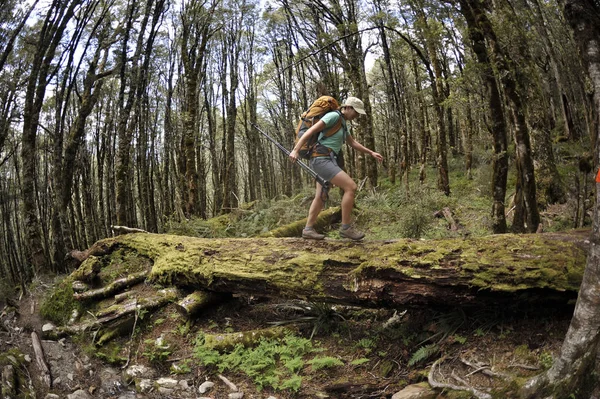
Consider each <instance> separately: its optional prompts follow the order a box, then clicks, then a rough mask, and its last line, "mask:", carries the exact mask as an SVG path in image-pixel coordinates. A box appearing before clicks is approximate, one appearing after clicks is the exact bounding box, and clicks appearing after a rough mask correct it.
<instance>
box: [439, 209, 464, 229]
mask: <svg viewBox="0 0 600 399" xmlns="http://www.w3.org/2000/svg"><path fill="white" fill-rule="evenodd" d="M433 216H435V217H437V218H441V217H444V218H445V219H446V221H447V222H448V226H449V229H450V230H451V231H458V230H462V229H463V228H464V227H463V226H461V225H460V223H458V222H457V221H456V219H454V215H453V214H452V211H451V210H450V208H448V207H445V208H444V209H442V210H441V211H436V212H434V214H433Z"/></svg>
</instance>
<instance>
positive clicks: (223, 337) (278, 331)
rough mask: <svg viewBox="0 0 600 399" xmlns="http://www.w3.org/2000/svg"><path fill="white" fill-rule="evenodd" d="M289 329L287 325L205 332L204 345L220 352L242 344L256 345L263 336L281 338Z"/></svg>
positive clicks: (247, 345)
mask: <svg viewBox="0 0 600 399" xmlns="http://www.w3.org/2000/svg"><path fill="white" fill-rule="evenodd" d="M287 332H289V330H288V329H287V328H285V327H271V328H264V329H260V330H250V331H240V332H235V333H225V334H205V335H204V346H205V347H207V348H209V349H214V350H216V351H219V352H224V351H228V350H231V349H233V348H235V346H236V345H238V344H242V345H243V346H246V347H251V346H254V345H256V344H257V343H258V342H259V341H260V340H261V339H263V338H281V337H284V336H285V334H286V333H287Z"/></svg>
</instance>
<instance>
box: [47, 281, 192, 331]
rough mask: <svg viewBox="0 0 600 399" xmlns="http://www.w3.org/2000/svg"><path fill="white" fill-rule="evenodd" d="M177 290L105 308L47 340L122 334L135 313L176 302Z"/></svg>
mask: <svg viewBox="0 0 600 399" xmlns="http://www.w3.org/2000/svg"><path fill="white" fill-rule="evenodd" d="M179 295H180V294H179V290H178V289H177V288H175V287H171V288H166V289H162V290H159V291H157V293H156V295H152V296H148V297H144V298H139V299H137V298H134V299H133V300H132V301H129V302H126V303H124V304H114V305H111V306H109V307H107V308H104V309H101V310H99V311H98V312H97V313H96V314H95V315H94V318H93V319H91V320H84V321H82V322H80V323H78V324H74V325H67V326H62V327H58V328H57V329H56V331H55V335H53V336H50V337H49V338H54V339H56V338H59V337H62V336H65V335H75V334H79V333H82V332H84V331H89V330H96V329H99V328H105V329H107V331H108V330H114V329H118V330H119V331H121V332H122V328H121V326H122V325H124V326H126V325H127V323H128V322H129V320H130V319H131V320H133V318H134V315H135V313H136V312H142V311H153V310H156V309H158V308H161V307H163V306H165V305H167V304H168V303H170V302H173V301H175V300H177V298H178V297H179Z"/></svg>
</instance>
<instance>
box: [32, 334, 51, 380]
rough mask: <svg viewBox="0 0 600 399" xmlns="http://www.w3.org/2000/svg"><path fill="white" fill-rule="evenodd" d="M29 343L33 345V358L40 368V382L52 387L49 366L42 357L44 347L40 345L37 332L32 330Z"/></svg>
mask: <svg viewBox="0 0 600 399" xmlns="http://www.w3.org/2000/svg"><path fill="white" fill-rule="evenodd" d="M31 343H32V346H33V352H34V353H35V360H36V363H37V365H38V368H39V369H40V377H41V379H42V382H43V383H44V384H45V385H46V386H47V387H48V388H51V387H52V376H51V374H50V368H49V367H48V364H47V363H46V359H45V357H44V349H43V347H42V343H41V341H40V337H38V335H37V333H36V332H35V331H33V332H32V333H31Z"/></svg>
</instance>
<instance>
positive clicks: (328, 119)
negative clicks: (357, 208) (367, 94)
mask: <svg viewBox="0 0 600 399" xmlns="http://www.w3.org/2000/svg"><path fill="white" fill-rule="evenodd" d="M359 114H362V115H366V114H367V113H366V112H365V105H364V104H363V102H362V101H361V100H360V99H358V98H356V97H348V99H347V100H346V101H345V102H344V103H343V104H342V105H341V107H340V110H339V111H331V112H328V113H327V114H325V115H324V116H323V117H322V118H321V120H319V121H318V122H317V123H315V124H314V125H313V126H312V127H311V128H310V129H308V130H307V131H306V133H304V134H303V135H302V137H301V138H300V140H299V141H298V142H297V143H296V145H295V146H294V149H293V150H292V151H291V153H290V160H291V161H292V162H296V161H297V160H298V157H299V155H298V150H299V149H300V148H302V146H303V144H304V143H305V142H306V141H308V139H309V137H310V136H311V135H313V134H321V133H322V131H323V130H324V129H326V128H328V127H331V126H333V125H335V124H336V123H337V122H338V120H339V118H342V127H341V128H340V129H339V130H338V131H337V132H336V133H334V134H332V135H331V136H329V137H322V134H321V137H319V140H318V142H317V148H316V150H315V151H314V152H313V154H312V156H311V159H310V162H309V165H310V167H311V169H312V170H314V171H315V172H317V174H318V175H319V176H321V177H322V178H323V179H325V180H327V181H329V182H331V183H332V184H334V185H336V186H338V187H340V188H342V190H344V195H343V197H342V226H341V227H340V236H342V237H344V238H350V239H352V240H362V239H363V238H364V236H365V234H364V233H362V232H360V231H358V230H356V229H355V228H354V227H352V226H351V213H352V208H353V207H354V195H355V193H356V189H357V186H356V183H355V182H354V180H352V178H351V177H350V176H348V174H347V173H346V172H344V171H343V170H342V168H340V166H338V162H337V161H336V156H337V155H338V154H340V153H341V150H342V144H343V142H344V141H345V142H346V144H348V145H349V146H350V147H352V148H354V149H355V150H358V151H360V152H362V153H364V154H369V155H371V156H372V157H373V158H375V159H377V160H378V161H379V162H381V161H382V160H383V157H382V156H381V154H379V153H377V152H375V151H372V150H370V149H368V148H366V147H365V146H363V145H362V144H360V143H359V142H358V141H356V140H355V139H354V137H352V136H351V135H350V133H349V132H348V129H347V127H346V121H352V120H354V119H355V118H357V117H358V116H359ZM322 209H323V201H322V200H321V185H320V184H319V183H317V189H316V193H315V198H314V200H313V202H312V204H311V205H310V210H309V211H308V219H307V221H306V226H305V227H304V229H303V230H302V237H303V238H307V239H313V240H322V239H324V238H325V235H324V234H319V233H318V232H317V231H315V229H314V227H313V226H314V224H315V222H316V221H317V217H318V216H319V212H321V210H322Z"/></svg>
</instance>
